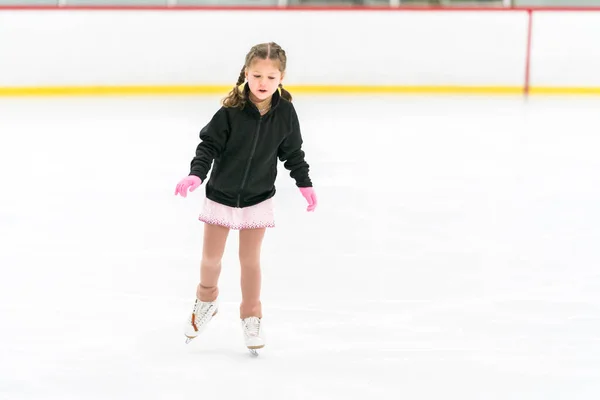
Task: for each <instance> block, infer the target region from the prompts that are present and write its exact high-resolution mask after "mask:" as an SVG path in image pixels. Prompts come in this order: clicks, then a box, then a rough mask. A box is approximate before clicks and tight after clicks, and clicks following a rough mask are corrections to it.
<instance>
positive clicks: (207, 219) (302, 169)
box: [175, 42, 317, 352]
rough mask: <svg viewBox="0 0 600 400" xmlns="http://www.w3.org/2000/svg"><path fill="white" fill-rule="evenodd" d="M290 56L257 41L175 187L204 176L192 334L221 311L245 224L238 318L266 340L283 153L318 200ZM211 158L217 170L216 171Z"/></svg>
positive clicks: (253, 343)
mask: <svg viewBox="0 0 600 400" xmlns="http://www.w3.org/2000/svg"><path fill="white" fill-rule="evenodd" d="M286 62H287V57H286V54H285V51H284V50H283V49H282V48H281V47H280V46H279V45H277V44H276V43H273V42H271V43H262V44H258V45H256V46H254V47H252V49H251V50H250V52H249V53H248V54H247V55H246V60H245V63H244V66H243V68H242V70H241V72H240V76H239V78H238V81H237V83H236V85H235V86H234V87H233V89H232V90H231V92H230V93H229V95H228V96H227V97H226V98H225V99H224V100H223V104H222V106H221V107H220V108H219V110H218V111H217V112H216V113H215V114H214V115H213V117H212V119H211V120H210V121H209V123H208V124H207V125H206V126H205V127H204V128H203V129H202V130H201V131H200V139H201V141H200V143H199V144H198V146H197V148H196V155H195V157H194V158H193V159H192V161H191V167H190V173H189V176H187V177H186V178H184V179H182V180H181V181H180V182H179V183H178V184H177V187H176V190H175V194H176V195H177V194H179V195H181V196H182V197H186V196H187V192H188V190H189V191H190V192H192V191H194V190H195V189H196V188H198V187H199V186H200V185H201V184H202V183H203V182H205V181H206V177H207V175H208V172H209V170H210V177H209V179H208V181H206V185H205V188H206V189H205V192H206V196H205V199H204V204H203V207H202V211H201V213H200V216H199V219H200V220H201V221H203V222H204V243H203V250H202V261H201V265H200V283H199V284H198V287H197V291H196V300H195V303H194V307H193V310H192V313H191V315H190V317H189V319H188V321H187V323H186V327H185V335H186V336H187V338H188V341H189V340H191V339H193V338H195V337H196V336H198V335H199V334H200V333H201V332H202V330H203V329H205V328H206V326H207V324H208V323H209V322H210V321H211V319H212V317H213V316H214V315H216V313H217V311H218V295H219V289H218V279H219V275H220V272H221V259H222V257H223V253H224V250H225V243H226V240H227V236H228V234H229V231H230V230H231V229H234V230H239V239H240V248H239V259H240V265H241V291H242V302H241V304H240V319H241V325H242V332H243V335H244V339H245V343H246V346H247V347H248V348H249V349H250V350H251V351H253V352H256V349H260V348H262V347H264V346H265V337H264V333H263V330H262V318H263V315H262V307H261V301H260V288H261V269H260V252H261V246H262V241H263V238H264V235H265V231H266V228H272V227H274V226H275V219H274V212H273V196H274V195H275V178H276V176H277V160H278V159H279V160H280V161H282V162H283V165H284V167H285V168H286V169H287V170H289V174H290V176H291V177H292V178H293V179H294V180H295V183H296V186H297V187H298V188H299V191H300V193H301V194H302V196H304V197H305V199H306V200H307V202H308V207H307V211H313V210H314V209H315V207H316V206H317V198H316V195H315V192H314V190H313V187H312V186H313V185H312V181H311V179H310V177H309V165H308V163H307V162H306V160H305V158H304V155H305V154H304V151H303V150H302V143H303V142H302V136H301V133H300V124H299V121H298V116H297V114H296V110H295V109H294V106H293V105H292V102H291V101H292V97H291V95H290V93H289V92H288V91H286V90H285V89H284V88H283V85H282V80H283V78H284V75H285V69H286ZM211 165H212V170H211Z"/></svg>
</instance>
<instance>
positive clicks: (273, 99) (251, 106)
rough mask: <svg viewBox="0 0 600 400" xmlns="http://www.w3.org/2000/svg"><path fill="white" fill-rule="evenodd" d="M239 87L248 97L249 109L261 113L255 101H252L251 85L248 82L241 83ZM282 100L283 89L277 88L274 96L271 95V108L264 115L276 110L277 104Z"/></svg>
mask: <svg viewBox="0 0 600 400" xmlns="http://www.w3.org/2000/svg"><path fill="white" fill-rule="evenodd" d="M239 89H240V90H241V91H242V92H243V93H244V97H246V100H247V101H246V104H247V105H248V109H249V110H251V111H252V112H254V113H256V114H258V115H260V113H259V112H258V108H256V106H255V105H254V103H252V102H251V101H250V86H249V85H248V82H246V83H243V84H241V85H240V86H239ZM280 100H281V89H280V88H277V90H276V91H275V93H273V96H272V97H271V109H270V110H269V111H267V113H266V114H265V115H263V117H265V116H267V115H269V114H270V113H271V112H272V111H273V110H275V108H277V106H278V105H279V102H280Z"/></svg>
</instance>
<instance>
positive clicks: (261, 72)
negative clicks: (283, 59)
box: [246, 59, 283, 102]
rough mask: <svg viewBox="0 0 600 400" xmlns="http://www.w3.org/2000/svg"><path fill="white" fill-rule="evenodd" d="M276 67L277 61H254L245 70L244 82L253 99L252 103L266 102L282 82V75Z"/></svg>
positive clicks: (277, 65)
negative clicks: (246, 83)
mask: <svg viewBox="0 0 600 400" xmlns="http://www.w3.org/2000/svg"><path fill="white" fill-rule="evenodd" d="M278 67H279V62H277V61H272V60H261V59H255V60H254V61H252V64H250V66H249V67H248V68H246V80H247V81H248V86H249V87H250V92H251V93H252V95H253V97H254V99H252V100H253V101H258V102H260V101H263V100H266V99H268V98H269V97H271V96H272V95H273V93H275V91H276V90H277V87H278V86H279V84H280V83H281V81H282V80H283V74H282V73H281V71H279V68H278Z"/></svg>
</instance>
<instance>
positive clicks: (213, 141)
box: [190, 107, 230, 182]
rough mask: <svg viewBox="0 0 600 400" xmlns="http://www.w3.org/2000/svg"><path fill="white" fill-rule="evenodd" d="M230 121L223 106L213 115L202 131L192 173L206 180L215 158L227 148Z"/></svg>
mask: <svg viewBox="0 0 600 400" xmlns="http://www.w3.org/2000/svg"><path fill="white" fill-rule="evenodd" d="M229 132H230V129H229V121H228V118H227V114H226V112H225V109H224V108H223V107H222V108H221V109H219V111H217V112H216V113H215V115H213V117H212V119H211V120H210V122H209V123H208V124H207V125H206V126H205V127H204V128H202V130H201V131H200V140H201V141H200V143H199V144H198V146H197V147H196V155H195V157H194V158H193V159H192V162H191V163H190V175H195V176H197V177H199V178H200V179H202V182H204V181H205V180H206V176H207V175H208V171H209V170H210V167H211V165H212V162H213V160H214V159H215V158H216V157H218V156H219V155H220V154H221V153H222V152H223V150H224V149H225V144H226V143H227V139H228V138H229Z"/></svg>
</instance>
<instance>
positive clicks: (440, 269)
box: [0, 96, 600, 400]
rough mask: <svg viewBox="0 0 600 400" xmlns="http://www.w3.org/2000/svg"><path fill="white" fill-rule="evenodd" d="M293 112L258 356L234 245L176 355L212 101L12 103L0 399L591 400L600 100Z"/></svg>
mask: <svg viewBox="0 0 600 400" xmlns="http://www.w3.org/2000/svg"><path fill="white" fill-rule="evenodd" d="M295 103H296V107H297V109H298V113H299V115H300V117H301V120H302V128H303V134H304V137H305V150H306V152H307V160H308V161H309V163H310V165H311V174H312V178H313V181H314V183H315V188H316V191H317V194H318V196H319V206H318V208H317V211H316V212H315V213H306V212H305V202H304V199H303V198H302V197H301V195H300V194H299V192H298V190H297V189H296V188H295V187H294V185H293V182H292V180H291V178H290V177H289V176H288V174H287V171H285V170H284V169H283V167H282V166H281V165H280V173H279V177H278V184H277V187H278V193H277V196H276V204H277V211H276V213H277V214H276V215H277V227H276V228H275V229H272V230H269V231H268V233H267V238H266V240H265V243H264V249H263V271H264V272H263V297H262V300H263V305H264V313H265V326H266V329H267V334H268V345H267V347H266V348H265V349H264V351H263V352H262V353H261V355H260V356H259V357H258V358H252V357H250V356H249V353H248V352H247V351H246V350H245V348H244V347H243V342H242V334H241V328H240V326H239V322H238V321H239V320H238V304H239V300H240V293H239V266H238V263H237V252H236V250H237V236H236V235H235V234H234V233H232V234H231V236H230V241H229V243H228V247H227V251H226V255H225V260H224V263H223V265H224V269H223V273H222V277H221V284H220V288H221V301H222V308H221V312H220V313H219V314H218V317H217V318H216V319H215V320H213V322H212V323H211V326H210V329H209V330H208V331H207V332H206V333H205V334H204V335H203V336H202V337H201V338H198V339H196V340H195V341H193V342H192V343H190V344H189V345H185V344H184V336H183V323H184V321H185V318H186V317H187V315H188V313H189V312H190V309H191V306H192V301H193V296H194V293H195V287H196V284H197V279H198V277H199V267H198V265H199V259H200V254H201V244H202V224H201V223H200V222H198V221H197V219H196V218H197V213H198V211H199V203H200V201H201V199H202V196H203V191H204V187H202V189H201V190H198V191H196V192H195V193H194V194H192V195H191V196H190V197H188V198H187V199H182V198H180V197H175V196H174V195H173V192H174V188H175V184H176V183H177V181H178V180H179V179H181V178H182V177H183V176H185V174H187V172H188V167H189V161H190V159H191V157H192V155H193V153H194V150H195V146H196V144H197V142H198V131H199V130H200V128H201V127H202V126H203V125H204V124H205V123H206V122H207V120H208V119H209V118H210V116H212V114H213V113H214V111H215V110H216V107H217V105H218V98H212V97H210V98H209V97H198V98H194V97H173V98H135V97H132V98H100V99H98V98H76V99H55V98H47V99H0V191H1V192H0V195H1V196H0V399H2V400H4V399H10V400H15V399H28V400H29V399H44V400H50V399H60V400H67V399H69V400H70V399H77V400H81V399H86V400H87V399H111V400H116V399H128V400H130V399H144V400H151V399H242V398H243V399H260V400H267V399H277V400H293V399H303V400H309V399H310V400H319V399H344V400H347V399H406V400H421V399H435V400H441V399H460V400H472V399H478V400H509V399H510V400H520V399H523V400H555V399H569V400H584V399H585V400H587V399H590V400H591V399H598V398H599V397H600V255H599V252H600V251H599V247H600V158H599V154H600V129H599V128H600V112H598V110H599V109H600V107H599V106H600V99H568V98H554V99H540V98H534V99H531V100H530V101H529V102H525V101H524V100H523V99H522V98H518V97H514V98H513V97H505V98H495V99H487V98H483V97H467V98H459V97H450V96H448V97H438V98H430V97H385V96H384V97H356V98H349V97H340V98H333V97H303V96H298V97H297V99H296V101H295Z"/></svg>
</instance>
